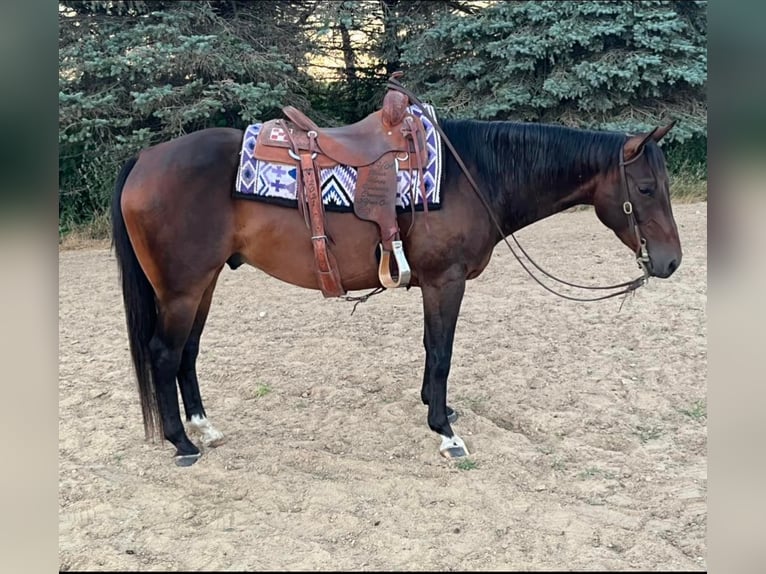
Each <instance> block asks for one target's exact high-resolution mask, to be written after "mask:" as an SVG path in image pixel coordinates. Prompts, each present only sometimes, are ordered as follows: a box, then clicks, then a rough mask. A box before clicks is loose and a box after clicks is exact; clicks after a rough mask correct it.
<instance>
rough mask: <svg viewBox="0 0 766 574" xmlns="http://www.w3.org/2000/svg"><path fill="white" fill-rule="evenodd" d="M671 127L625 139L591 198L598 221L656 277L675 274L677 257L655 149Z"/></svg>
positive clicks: (676, 241) (662, 173)
mask: <svg viewBox="0 0 766 574" xmlns="http://www.w3.org/2000/svg"><path fill="white" fill-rule="evenodd" d="M674 124H675V122H673V123H671V124H669V125H667V126H665V127H657V128H654V129H653V130H652V131H651V132H649V133H645V134H639V135H635V136H627V137H626V140H625V143H624V145H623V147H622V150H621V156H622V157H621V158H620V163H619V165H618V167H617V169H616V170H615V171H614V172H612V173H611V174H610V177H606V178H604V179H603V180H602V183H601V184H600V185H598V186H597V188H596V189H595V191H594V194H593V205H594V207H595V210H596V214H597V215H598V218H599V219H600V220H601V222H602V223H603V224H604V225H606V226H607V227H609V228H610V229H611V230H612V231H614V232H615V234H616V235H617V237H619V238H620V240H621V241H622V242H623V243H624V244H625V245H627V246H628V247H629V248H630V249H632V250H633V252H634V253H636V257H637V258H638V261H639V265H642V266H645V270H646V272H647V273H648V274H649V275H652V276H655V277H662V278H665V277H670V276H671V275H672V274H673V272H674V271H675V270H676V269H678V266H679V265H680V264H681V255H682V253H681V242H680V240H679V238H678V228H677V227H676V222H675V219H673V211H672V209H671V207H670V193H669V191H670V190H669V183H668V173H667V169H666V167H665V158H664V156H663V154H662V150H660V148H659V146H658V145H657V142H658V141H660V140H661V139H662V138H663V137H664V136H665V134H667V133H668V132H669V131H670V129H671V128H672V127H673V125H674Z"/></svg>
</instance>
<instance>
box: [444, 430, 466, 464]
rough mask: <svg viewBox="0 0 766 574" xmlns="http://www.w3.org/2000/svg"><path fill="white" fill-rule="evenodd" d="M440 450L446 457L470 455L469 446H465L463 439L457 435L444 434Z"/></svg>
mask: <svg viewBox="0 0 766 574" xmlns="http://www.w3.org/2000/svg"><path fill="white" fill-rule="evenodd" d="M439 452H440V453H441V455H442V456H443V457H444V458H449V459H453V458H462V457H464V456H468V455H469V454H470V453H469V452H468V447H466V446H465V443H464V442H463V439H462V438H460V437H459V436H457V435H453V436H452V437H449V438H448V437H446V436H442V444H441V446H440V447H439Z"/></svg>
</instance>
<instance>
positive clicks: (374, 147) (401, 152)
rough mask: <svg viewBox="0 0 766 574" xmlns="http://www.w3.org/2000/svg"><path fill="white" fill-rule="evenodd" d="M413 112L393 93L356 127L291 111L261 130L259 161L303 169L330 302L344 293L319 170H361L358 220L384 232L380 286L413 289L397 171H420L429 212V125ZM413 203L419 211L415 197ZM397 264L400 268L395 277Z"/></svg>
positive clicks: (301, 182)
mask: <svg viewBox="0 0 766 574" xmlns="http://www.w3.org/2000/svg"><path fill="white" fill-rule="evenodd" d="M398 75H400V74H398V73H397V74H395V75H394V76H392V77H394V78H395V77H397V76H398ZM409 105H410V100H409V97H408V96H407V95H405V94H403V93H402V92H400V91H397V90H395V89H391V88H389V90H388V91H387V92H386V95H385V97H384V98H383V105H382V107H381V109H379V110H377V111H375V112H373V113H371V114H370V115H368V116H367V117H365V118H364V119H362V120H361V121H359V122H356V123H354V124H350V125H346V126H341V127H336V128H320V127H319V126H317V124H316V123H314V122H313V121H312V120H311V119H310V118H308V117H307V116H306V115H305V114H304V113H303V112H301V111H300V110H298V109H296V108H294V107H292V106H286V107H285V108H283V109H282V111H283V112H284V114H285V115H286V116H287V118H288V119H289V121H286V120H284V119H275V120H271V121H269V122H266V123H265V124H264V125H263V127H262V129H261V133H260V135H259V136H258V140H257V142H256V145H255V150H254V152H253V156H254V157H255V158H256V159H259V160H263V161H268V162H274V163H282V164H288V165H294V166H296V167H297V170H296V171H297V173H298V178H297V180H298V186H297V191H298V193H297V199H298V208H299V210H300V211H301V214H302V215H303V217H304V219H305V220H306V225H307V227H308V228H309V230H310V231H311V241H312V244H313V248H314V263H315V272H316V274H317V278H318V282H319V287H320V289H321V290H322V293H323V294H324V296H325V297H339V296H341V295H344V294H345V293H346V290H345V288H344V287H343V285H342V283H341V279H340V273H339V272H338V264H337V261H336V259H335V256H334V255H333V253H332V251H331V249H330V246H329V245H328V238H327V235H326V233H325V221H324V216H325V211H324V205H323V203H322V196H321V191H320V170H322V169H327V168H332V167H334V166H336V165H345V166H351V167H353V168H355V169H356V171H357V183H356V190H355V193H354V213H355V214H356V216H357V217H359V218H360V219H363V220H366V221H372V222H374V223H376V224H377V225H378V228H379V230H380V239H381V241H380V245H379V250H380V262H379V265H378V278H379V279H380V282H381V284H382V285H383V286H384V287H386V288H388V289H391V288H395V287H406V286H407V285H408V284H409V280H410V267H409V263H408V262H407V258H406V257H405V254H404V249H403V246H402V241H401V236H400V231H399V226H398V224H397V218H396V193H397V178H396V174H397V170H398V169H407V170H410V171H416V172H417V175H418V177H417V182H418V185H419V191H420V194H421V196H422V199H423V205H424V208H425V209H427V205H426V190H425V185H424V182H423V170H424V169H425V168H426V163H427V160H428V158H427V150H426V137H425V129H424V127H423V123H422V121H421V120H420V118H418V117H417V116H415V115H414V114H411V113H409V112H408V111H407V108H408V107H409ZM411 193H414V190H411ZM411 204H412V205H413V206H414V204H415V201H414V198H413V201H412V202H411ZM392 254H393V256H394V258H393V261H392V260H391V255H392ZM392 263H394V264H395V267H396V269H395V270H394V271H393V272H392V270H391V264H392Z"/></svg>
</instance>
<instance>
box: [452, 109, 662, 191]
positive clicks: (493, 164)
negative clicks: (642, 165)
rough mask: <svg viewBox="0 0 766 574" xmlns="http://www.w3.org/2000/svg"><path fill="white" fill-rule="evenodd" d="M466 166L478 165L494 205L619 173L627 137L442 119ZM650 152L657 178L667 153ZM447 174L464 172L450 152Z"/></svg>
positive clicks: (653, 149) (552, 127) (545, 126)
mask: <svg viewBox="0 0 766 574" xmlns="http://www.w3.org/2000/svg"><path fill="white" fill-rule="evenodd" d="M440 125H441V126H442V129H443V130H444V132H445V133H446V134H447V136H448V137H449V139H450V141H452V143H453V145H454V146H455V148H456V149H457V150H458V152H459V153H460V155H461V157H462V158H463V160H464V161H466V162H467V163H468V164H469V165H470V164H473V165H475V167H476V169H477V171H478V174H474V175H475V176H476V175H479V176H480V177H481V180H482V183H481V185H482V187H483V191H484V193H486V194H487V197H488V199H490V200H491V201H493V202H496V201H502V199H503V196H504V195H505V194H507V193H508V192H509V191H511V192H512V193H534V192H535V190H543V189H544V190H552V189H558V188H561V187H563V186H567V185H568V184H569V185H571V182H573V181H578V180H580V181H586V180H587V179H590V178H591V177H593V176H594V175H596V174H597V173H599V172H604V171H609V170H611V169H613V168H616V167H617V165H618V163H619V159H620V147H621V146H622V145H623V144H624V142H625V134H624V133H618V132H608V131H595V130H585V129H575V128H568V127H564V126H556V125H550V124H537V123H518V122H508V121H477V120H449V119H443V120H440ZM645 153H646V155H647V159H648V160H649V161H650V162H651V165H652V167H653V169H655V172H656V173H661V169H662V165H663V164H662V159H661V158H662V154H661V152H660V150H659V148H658V147H657V145H656V144H655V143H654V142H653V141H652V142H650V144H649V145H647V146H646V149H645ZM446 156H447V158H446V160H445V166H446V167H447V172H448V173H450V172H453V170H454V171H455V172H459V170H460V168H459V167H458V165H457V163H456V162H455V160H454V158H453V157H452V154H451V153H449V152H447V153H446Z"/></svg>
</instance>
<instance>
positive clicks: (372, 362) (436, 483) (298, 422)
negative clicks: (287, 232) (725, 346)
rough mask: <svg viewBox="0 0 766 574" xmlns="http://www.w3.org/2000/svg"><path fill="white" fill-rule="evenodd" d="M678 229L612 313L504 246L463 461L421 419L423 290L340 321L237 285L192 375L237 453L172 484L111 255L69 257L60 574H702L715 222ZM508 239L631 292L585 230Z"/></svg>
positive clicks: (483, 318) (458, 376)
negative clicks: (677, 573)
mask: <svg viewBox="0 0 766 574" xmlns="http://www.w3.org/2000/svg"><path fill="white" fill-rule="evenodd" d="M675 213H676V219H677V221H678V224H679V231H680V233H681V240H682V244H683V248H684V260H683V263H682V265H681V268H680V269H679V270H678V271H677V272H676V274H675V275H674V276H673V277H672V278H670V279H668V280H665V281H662V280H656V279H655V280H652V282H651V283H650V284H649V286H648V287H645V288H644V289H642V290H640V291H639V292H638V293H637V294H636V295H635V296H634V297H631V298H628V299H627V300H626V301H625V302H624V306H623V308H622V310H620V309H619V308H620V300H619V299H612V300H609V301H606V302H601V303H588V304H583V303H573V302H569V301H565V300H562V299H558V298H555V297H554V296H552V295H550V294H548V293H547V292H546V291H544V290H543V289H542V288H540V287H539V286H537V285H536V284H535V283H533V282H532V281H531V280H530V279H529V278H528V277H526V276H525V274H524V273H523V271H522V270H521V269H520V267H519V266H518V264H517V263H516V262H515V260H514V259H513V257H512V255H511V254H510V253H509V252H508V251H507V248H506V247H505V246H503V245H502V244H501V245H500V246H498V248H497V249H496V251H495V256H494V258H493V261H492V262H491V263H490V265H489V267H488V268H487V270H486V271H485V273H484V274H483V275H482V276H481V277H479V278H478V279H476V280H474V281H471V282H470V283H469V286H468V289H467V293H466V298H465V300H464V303H463V308H462V312H461V315H460V321H459V323H458V330H457V336H456V342H455V352H454V356H453V362H452V365H453V367H452V373H451V376H450V386H449V389H450V391H449V392H450V394H449V400H450V404H452V405H453V406H454V407H455V408H456V409H457V410H458V411H459V413H460V415H461V418H460V420H459V421H458V422H457V424H456V425H455V426H454V428H455V430H456V432H458V433H459V434H460V435H461V436H463V437H464V438H465V440H466V442H467V444H468V446H469V449H470V450H471V457H470V463H463V464H462V465H458V464H456V463H454V462H449V461H447V460H444V459H442V458H441V457H440V456H439V454H438V445H439V441H438V439H437V437H436V436H435V435H434V434H433V433H432V432H431V431H430V430H429V429H428V427H427V425H426V408H425V407H424V406H423V405H421V403H420V400H419V392H420V382H421V377H422V371H423V362H424V351H423V349H422V343H421V341H422V325H423V321H422V311H421V296H420V291H419V290H417V289H413V290H411V291H410V292H405V291H398V292H389V293H384V294H382V295H379V296H377V297H373V298H372V299H371V300H370V301H368V302H367V303H365V304H363V305H360V306H359V307H358V308H357V311H356V313H355V314H354V315H353V316H351V315H350V311H351V305H352V304H351V303H346V302H340V301H326V300H323V298H322V296H321V295H320V294H319V293H318V292H313V291H307V290H303V289H299V288H296V287H292V286H290V285H287V284H284V283H281V282H278V281H277V280H275V279H272V278H270V277H267V276H266V275H264V274H263V273H261V272H259V271H256V270H254V269H252V268H240V269H239V270H237V271H230V270H228V269H225V270H224V272H223V273H222V275H221V278H220V280H219V283H218V289H217V291H216V294H215V298H214V301H213V307H212V311H211V314H210V318H209V320H208V325H207V328H206V331H205V334H204V335H203V339H202V343H203V347H202V353H201V356H200V361H199V373H200V380H201V381H202V396H203V399H204V401H205V405H206V408H207V412H208V416H209V417H210V420H211V421H212V422H213V423H214V424H215V425H216V426H217V427H218V428H219V429H221V430H222V431H223V432H224V433H226V435H227V437H228V442H227V443H226V444H225V445H223V446H221V447H219V448H217V449H213V450H207V451H205V452H204V456H203V457H202V459H201V460H200V461H199V462H198V463H197V464H196V465H194V466H192V467H190V468H178V467H176V466H175V465H174V464H173V462H172V454H173V449H172V447H171V446H170V445H169V444H167V443H164V444H161V443H154V444H152V443H147V442H145V441H144V440H143V427H142V424H141V414H140V409H139V404H138V399H137V393H136V391H135V383H134V380H133V378H132V377H133V375H132V367H131V364H130V362H129V354H128V347H127V338H126V333H125V326H124V318H123V317H124V316H123V309H122V301H121V296H120V291H119V286H118V282H117V271H116V263H115V260H114V257H113V255H112V254H111V253H110V252H109V251H108V250H107V249H88V250H78V251H63V252H61V253H60V257H59V264H60V268H59V280H60V284H59V302H60V306H59V361H60V375H59V405H60V407H59V409H60V411H59V412H60V418H59V457H60V458H59V471H60V472H59V485H60V486H59V488H60V490H59V492H60V495H59V500H60V510H59V525H60V526H59V554H60V566H61V569H62V570H68V569H78V570H79V569H82V570H86V569H87V570H104V569H115V570H128V569H138V570H177V569H184V570H200V569H205V570H258V569H288V570H298V569H312V570H328V569H350V570H372V569H395V570H404V569H413V570H423V569H436V570H456V569H469V570H479V569H481V570H490V569H494V570H498V569H511V570H514V569H596V570H603V569H608V570H623V569H646V570H658V569H670V570H701V569H704V568H705V567H706V565H705V532H706V512H707V505H706V486H707V460H706V445H707V424H706V422H707V421H706V410H705V401H706V371H707V351H706V340H707V326H706V301H707V284H706V277H707V256H706V222H707V206H706V204H704V203H696V204H687V205H678V206H676V207H675ZM518 237H519V239H520V240H521V241H523V244H524V245H525V247H526V248H527V249H528V250H529V251H530V252H531V253H532V254H533V256H534V257H536V259H537V260H538V261H539V262H540V263H541V264H543V265H544V266H545V267H546V268H549V270H551V271H553V272H554V273H558V274H559V275H561V276H564V277H567V278H570V279H572V280H581V281H589V282H600V283H606V282H609V283H614V282H619V281H623V280H625V279H627V278H631V277H634V276H635V275H636V274H637V269H636V267H635V263H634V262H633V261H632V258H631V255H630V253H629V252H628V251H627V249H626V248H625V247H623V246H622V245H621V244H620V243H619V241H618V240H617V239H616V238H615V237H614V236H613V234H612V233H611V232H610V231H608V230H607V229H606V228H604V227H603V226H601V224H600V223H599V222H598V221H597V219H596V217H595V215H593V213H592V212H590V211H578V212H574V213H566V214H561V215H558V216H554V217H553V218H550V219H548V220H546V221H543V222H540V223H538V224H536V225H533V226H532V227H530V228H527V229H525V230H523V231H522V232H520V233H519V234H518Z"/></svg>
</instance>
